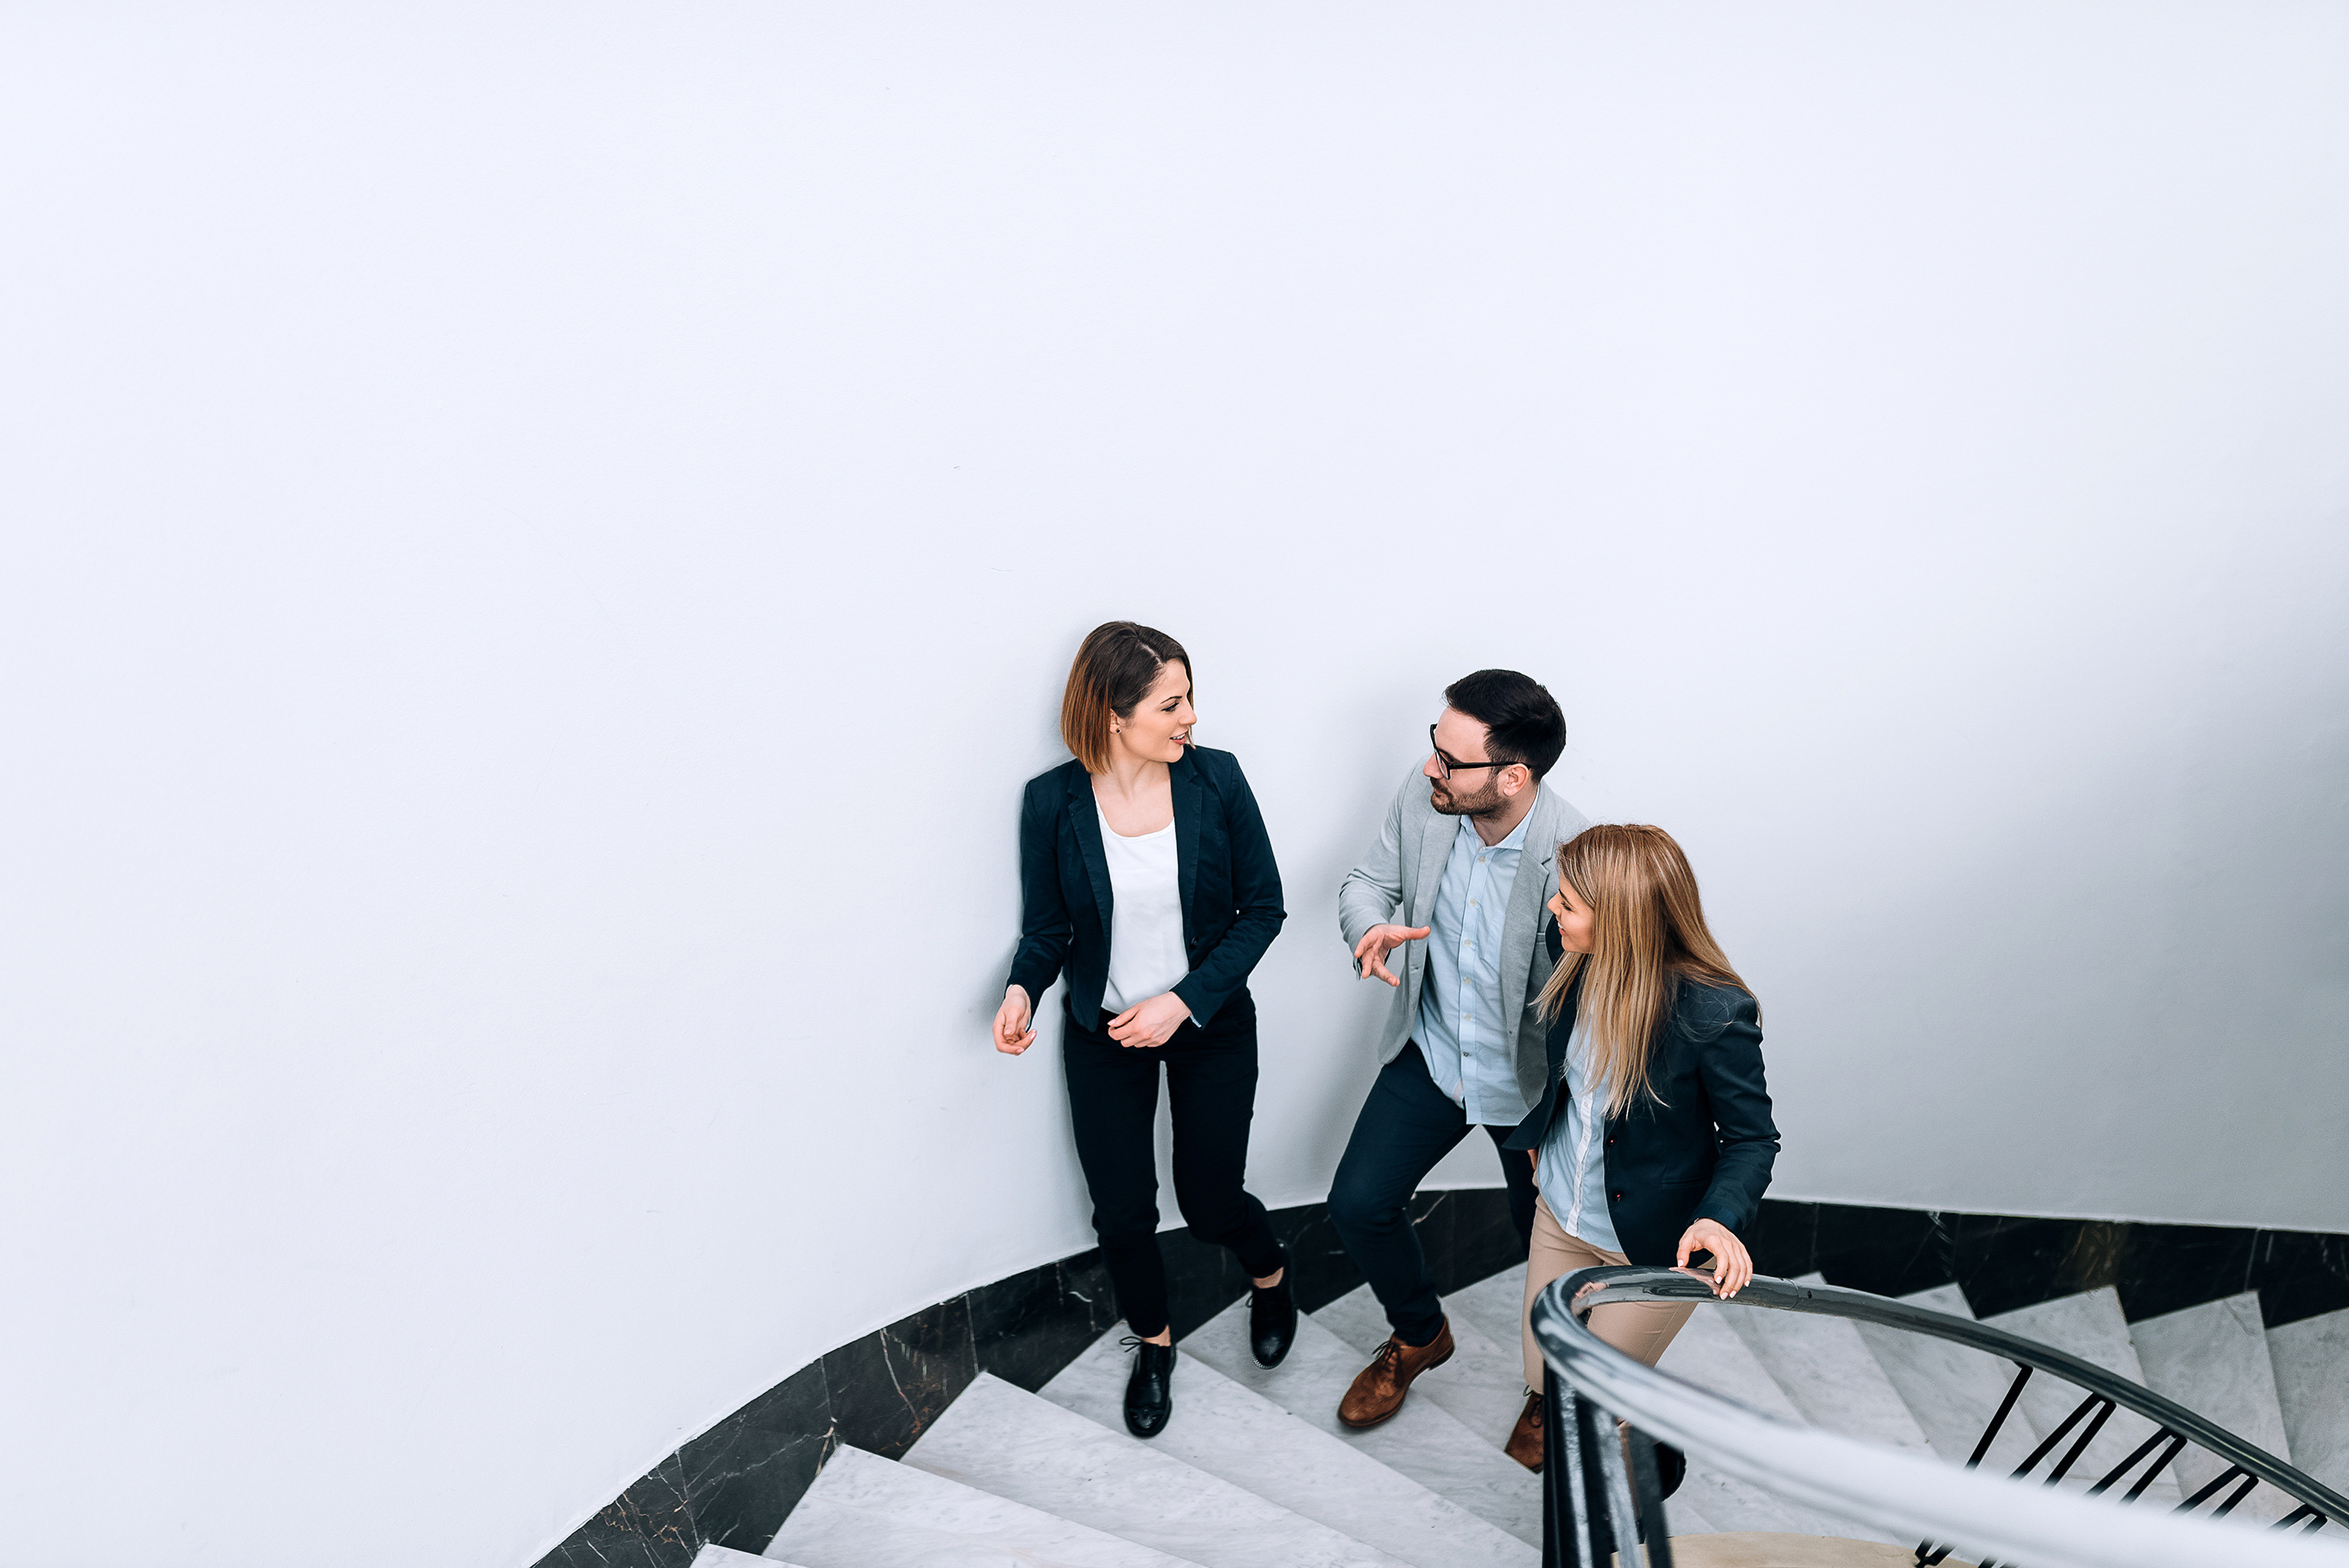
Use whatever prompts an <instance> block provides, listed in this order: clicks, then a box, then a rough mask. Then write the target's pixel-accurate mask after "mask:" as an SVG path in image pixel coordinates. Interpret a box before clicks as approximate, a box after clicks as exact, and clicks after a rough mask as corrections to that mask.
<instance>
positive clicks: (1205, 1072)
mask: <svg viewBox="0 0 2349 1568" xmlns="http://www.w3.org/2000/svg"><path fill="white" fill-rule="evenodd" d="M1114 1016H1116V1015H1115V1014H1113V1013H1108V1012H1104V1013H1102V1014H1101V1015H1100V1016H1099V1018H1098V1019H1097V1020H1096V1022H1095V1023H1094V1025H1093V1026H1092V1027H1087V1026H1084V1025H1082V1024H1080V1023H1079V1022H1078V1021H1077V1020H1076V1019H1075V1018H1074V1017H1073V1016H1071V1017H1070V1018H1069V1021H1068V1030H1067V1032H1066V1033H1065V1034H1064V1035H1063V1036H1062V1037H1061V1066H1062V1068H1063V1070H1064V1071H1065V1072H1066V1073H1067V1075H1068V1079H1069V1109H1070V1112H1071V1115H1072V1117H1073V1119H1074V1120H1075V1122H1076V1130H1077V1160H1078V1161H1079V1162H1080V1163H1081V1164H1082V1165H1083V1167H1084V1171H1085V1187H1086V1189H1087V1190H1088V1191H1090V1192H1091V1193H1092V1200H1093V1233H1094V1234H1095V1235H1097V1236H1099V1237H1100V1238H1101V1245H1102V1261H1103V1262H1105V1263H1106V1264H1108V1265H1109V1277H1110V1283H1111V1284H1112V1285H1113V1286H1115V1287H1116V1290H1117V1303H1118V1306H1119V1307H1120V1309H1121V1310H1123V1313H1124V1314H1125V1321H1126V1326H1128V1327H1129V1328H1131V1329H1132V1330H1133V1332H1134V1333H1136V1334H1138V1335H1141V1336H1143V1338H1145V1339H1146V1338H1148V1337H1149V1336H1152V1335H1154V1334H1156V1333H1158V1332H1159V1331H1160V1330H1161V1329H1163V1328H1164V1327H1166V1326H1167V1317H1166V1264H1165V1260H1164V1259H1163V1258H1162V1257H1160V1256H1159V1253H1158V1157H1157V1153H1156V1151H1155V1150H1154V1148H1153V1143H1152V1133H1153V1130H1154V1123H1155V1122H1156V1120H1157V1119H1158V1074H1159V1069H1160V1068H1164V1069H1165V1073H1166V1095H1167V1099H1168V1101H1169V1102H1170V1105H1171V1107H1172V1109H1173V1110H1174V1202H1175V1203H1176V1204H1177V1206H1179V1207H1180V1208H1181V1209H1182V1211H1183V1219H1184V1222H1185V1223H1186V1224H1188V1225H1189V1226H1190V1227H1191V1233H1192V1234H1193V1235H1195V1236H1196V1237H1198V1238H1199V1239H1200V1240H1201V1241H1203V1242H1214V1243H1217V1244H1219V1245H1222V1246H1226V1247H1229V1248H1230V1249H1231V1250H1232V1251H1233V1253H1236V1254H1237V1256H1238V1258H1239V1261H1240V1266H1241V1267H1242V1268H1245V1269H1246V1270H1247V1272H1248V1277H1249V1278H1251V1279H1262V1278H1263V1277H1264V1276H1265V1275H1267V1274H1270V1273H1272V1271H1273V1270H1275V1269H1277V1268H1279V1267H1280V1266H1281V1250H1280V1243H1279V1241H1278V1238H1276V1237H1275V1236H1274V1235H1273V1233H1272V1222H1271V1221H1269V1220H1268V1219H1267V1218H1266V1217H1265V1212H1264V1205H1263V1204H1262V1203H1259V1202H1257V1200H1256V1199H1255V1197H1254V1196H1252V1195H1251V1194H1250V1193H1249V1192H1248V1191H1247V1188H1246V1187H1244V1186H1243V1185H1241V1181H1242V1178H1243V1176H1244V1175H1245V1173H1246V1172H1247V1140H1248V1123H1249V1121H1250V1120H1252V1119H1254V1118H1255V1116H1256V1002H1255V999H1254V998H1252V997H1250V996H1249V995H1248V994H1247V992H1245V991H1243V992H1241V993H1240V994H1239V995H1237V996H1234V997H1233V998H1231V1000H1229V1001H1227V1002H1226V1003H1225V1004H1224V1005H1223V1006H1221V1007H1219V1008H1217V1009H1216V1016H1215V1017H1214V1018H1212V1019H1210V1020H1209V1021H1208V1024H1207V1026H1206V1028H1204V1029H1203V1028H1201V1027H1200V1026H1198V1025H1197V1024H1196V1023H1194V1022H1191V1021H1188V1020H1185V1023H1184V1024H1183V1026H1181V1027H1180V1028H1178V1029H1176V1030H1175V1031H1174V1036H1173V1037H1171V1038H1169V1039H1168V1040H1167V1042H1166V1043H1165V1044H1164V1045H1163V1046H1160V1047H1156V1048H1155V1049H1151V1050H1142V1049H1137V1048H1135V1047H1131V1046H1121V1045H1119V1044H1118V1043H1117V1042H1116V1041H1115V1040H1113V1039H1112V1038H1110V1037H1109V1034H1108V1032H1107V1031H1106V1029H1104V1028H1103V1027H1102V1026H1103V1025H1105V1024H1107V1023H1108V1022H1109V1020H1110V1019H1111V1018H1112V1017H1114Z"/></svg>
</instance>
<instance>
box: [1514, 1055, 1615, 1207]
mask: <svg viewBox="0 0 2349 1568" xmlns="http://www.w3.org/2000/svg"><path fill="white" fill-rule="evenodd" d="M1534 1181H1535V1183H1536V1184H1537V1185H1538V1186H1539V1187H1540V1188H1541V1195H1542V1201H1543V1202H1546V1203H1547V1204H1548V1205H1549V1212H1550V1217H1551V1218H1552V1219H1554V1220H1556V1221H1557V1223H1558V1228H1559V1229H1560V1230H1562V1231H1564V1232H1565V1233H1567V1234H1568V1235H1569V1236H1579V1237H1581V1238H1582V1239H1583V1240H1584V1241H1586V1242H1588V1243H1590V1244H1591V1245H1592V1246H1594V1247H1597V1248H1598V1249H1599V1251H1600V1252H1602V1253H1619V1252H1621V1251H1622V1250H1623V1243H1621V1242H1619V1241H1618V1240H1617V1239H1616V1237H1615V1214H1614V1212H1613V1211H1612V1210H1610V1209H1609V1208H1608V1206H1607V1085H1606V1083H1605V1082H1604V1081H1602V1080H1600V1079H1597V1078H1592V1077H1591V1076H1590V1029H1589V1026H1588V1024H1583V1023H1578V1024H1577V1025H1576V1026H1575V1029H1574V1034H1573V1036H1572V1037H1570V1038H1569V1039H1568V1041H1567V1043H1566V1114H1565V1115H1564V1116H1561V1117H1558V1118H1557V1119H1555V1120H1554V1121H1552V1122H1551V1123H1550V1124H1549V1136H1548V1137H1547V1138H1545V1139H1543V1140H1542V1146H1541V1162H1540V1168H1539V1169H1538V1170H1537V1171H1535V1173H1534Z"/></svg>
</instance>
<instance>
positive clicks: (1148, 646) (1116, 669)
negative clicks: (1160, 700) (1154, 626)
mask: <svg viewBox="0 0 2349 1568" xmlns="http://www.w3.org/2000/svg"><path fill="white" fill-rule="evenodd" d="M1172 664H1179V665H1182V666H1183V667H1184V668H1185V669H1186V670H1188V669H1190V668H1191V655H1188V654H1186V653H1185V652H1184V651H1183V645H1182V644H1180V643H1178V642H1176V641H1175V640H1174V638H1172V637H1170V636H1168V635H1167V634H1165V633H1164V632H1154V631H1153V630H1151V629H1150V628H1149V627H1148V626H1142V625H1136V624H1134V623H1133V622H1132V621H1104V622H1102V624H1100V625H1098V626H1095V627H1094V628H1093V629H1092V631H1090V632H1088V633H1086V634H1085V640H1084V641H1083V642H1082V643H1081V644H1079V645H1078V646H1077V657H1076V662H1075V663H1074V664H1071V665H1070V666H1069V689H1068V691H1067V692H1066V693H1065V694H1064V695H1063V696H1061V739H1062V740H1063V741H1066V742H1067V743H1068V748H1069V752H1070V755H1071V756H1073V757H1074V758H1076V759H1077V760H1078V761H1080V762H1081V763H1083V764H1084V765H1085V771H1086V772H1088V773H1106V772H1108V771H1109V719H1110V715H1112V714H1115V715H1116V716H1117V717H1120V718H1126V717H1132V715H1133V710H1134V708H1135V707H1138V706H1140V704H1141V702H1142V699H1143V697H1145V696H1149V695H1150V687H1151V684H1152V683H1153V682H1154V681H1156V680H1157V679H1158V672H1159V671H1161V670H1163V669H1164V668H1165V667H1166V666H1167V665H1172Z"/></svg>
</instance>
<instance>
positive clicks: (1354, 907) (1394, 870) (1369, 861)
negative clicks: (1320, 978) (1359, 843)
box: [1338, 775, 1425, 973]
mask: <svg viewBox="0 0 2349 1568" xmlns="http://www.w3.org/2000/svg"><path fill="white" fill-rule="evenodd" d="M1417 781H1418V778H1417V775H1413V777H1412V778H1410V779H1404V780H1403V783H1402V789H1398V790H1396V791H1395V798H1394V799H1393V801H1392V803H1391V804H1390V805H1389V806H1388V807H1387V820H1385V821H1384V822H1383V823H1381V824H1380V827H1379V836H1378V839H1377V841H1375V842H1373V843H1372V844H1371V847H1370V850H1369V852H1367V853H1366V854H1364V855H1363V856H1362V858H1361V860H1360V861H1357V862H1355V865H1354V869H1353V870H1352V871H1350V872H1347V873H1346V880H1345V881H1343V882H1340V883H1339V884H1338V930H1339V932H1340V934H1342V935H1343V936H1344V937H1345V939H1346V951H1347V952H1349V953H1351V952H1352V951H1353V950H1354V947H1355V944H1358V943H1360V942H1361V940H1362V938H1363V936H1364V935H1365V934H1368V933H1369V931H1370V929H1371V927H1372V926H1374V925H1384V924H1385V923H1387V922H1388V921H1390V920H1392V919H1393V918H1394V914H1395V910H1396V908H1397V907H1398V906H1399V905H1400V904H1402V808H1403V802H1404V800H1405V799H1408V798H1409V796H1410V793H1411V789H1412V786H1413V783H1414V782H1417ZM1421 788H1425V786H1424V784H1422V785H1421ZM1356 972H1357V973H1360V965H1357V966H1356Z"/></svg>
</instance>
